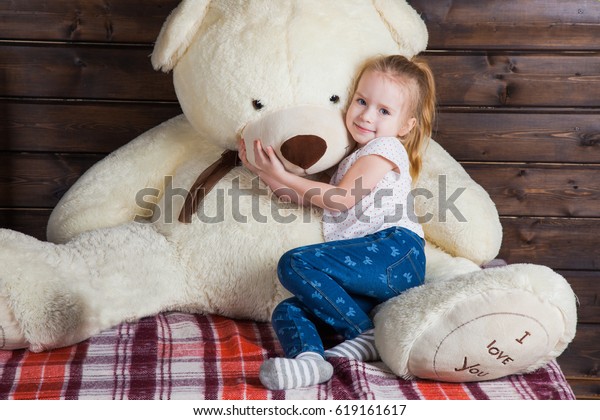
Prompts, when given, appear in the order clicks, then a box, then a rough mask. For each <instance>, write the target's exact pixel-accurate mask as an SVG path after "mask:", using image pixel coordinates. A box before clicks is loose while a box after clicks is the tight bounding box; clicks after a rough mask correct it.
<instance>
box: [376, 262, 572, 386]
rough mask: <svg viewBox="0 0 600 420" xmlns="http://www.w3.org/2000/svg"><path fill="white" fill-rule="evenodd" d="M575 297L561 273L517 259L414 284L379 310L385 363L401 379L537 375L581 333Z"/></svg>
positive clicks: (380, 344)
mask: <svg viewBox="0 0 600 420" xmlns="http://www.w3.org/2000/svg"><path fill="white" fill-rule="evenodd" d="M576 318H577V316H576V299H575V296H574V294H573V291H572V290H571V288H570V286H569V285H568V283H567V282H566V281H565V280H564V278H562V277H561V276H560V275H558V274H556V273H555V272H553V271H552V270H550V269H549V268H547V267H543V266H536V265H532V264H514V265H509V266H505V267H498V268H490V269H486V270H481V271H477V272H473V273H469V274H466V275H463V276H461V277H459V278H455V279H453V280H449V281H444V282H440V283H434V284H425V285H424V286H421V287H418V288H415V289H411V290H409V291H408V292H406V293H404V294H403V295H401V296H398V297H396V298H394V299H392V300H391V301H389V302H387V303H386V304H384V305H383V308H382V309H381V310H379V312H378V313H377V314H376V315H375V326H376V343H377V347H378V349H379V351H380V354H381V357H382V360H383V361H384V362H385V363H386V364H387V365H388V366H389V367H390V369H392V371H394V372H395V373H396V374H398V375H399V376H402V377H404V378H413V377H420V378H426V379H433V380H438V381H448V382H470V381H484V380H491V379H496V378H500V377H503V376H507V375H511V374H519V373H525V372H531V371H533V370H535V369H537V368H539V367H541V366H543V365H544V364H546V363H547V362H549V361H550V360H552V359H554V358H556V357H557V356H558V355H560V353H562V351H563V350H564V349H565V348H566V346H567V345H568V343H569V342H570V341H571V340H572V339H573V337H574V335H575V325H576V321H577V319H576Z"/></svg>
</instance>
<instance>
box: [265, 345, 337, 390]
mask: <svg viewBox="0 0 600 420" xmlns="http://www.w3.org/2000/svg"><path fill="white" fill-rule="evenodd" d="M332 376H333V366H332V365H331V364H330V363H329V362H327V361H326V360H325V359H323V357H322V356H321V355H320V354H318V353H313V352H305V353H300V354H299V355H298V356H296V358H294V359H287V358H284V357H276V358H274V359H269V360H265V361H264V362H263V364H262V366H261V367H260V374H259V378H260V381H261V382H262V384H263V385H264V386H265V387H266V388H268V389H271V390H277V389H291V388H299V387H303V386H311V385H316V384H320V383H322V382H325V381H328V380H329V379H331V377H332Z"/></svg>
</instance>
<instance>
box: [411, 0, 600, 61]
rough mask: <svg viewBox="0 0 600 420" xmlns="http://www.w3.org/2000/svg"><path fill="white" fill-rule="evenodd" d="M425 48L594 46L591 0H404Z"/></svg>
mask: <svg viewBox="0 0 600 420" xmlns="http://www.w3.org/2000/svg"><path fill="white" fill-rule="evenodd" d="M409 3H410V4H411V5H412V6H413V7H414V8H415V9H416V10H417V11H418V12H419V13H420V14H421V16H422V17H423V19H424V20H425V23H426V24H427V28H428V30H429V49H486V50H489V49H527V50H532V49H546V50H598V48H599V44H598V42H597V40H598V39H600V20H599V19H598V16H600V3H599V2H598V1H596V0H578V1H577V2H569V1H563V0H519V1H518V2H517V1H504V0H461V1H444V2H439V1H431V0H409Z"/></svg>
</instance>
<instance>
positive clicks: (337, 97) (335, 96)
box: [329, 95, 340, 104]
mask: <svg viewBox="0 0 600 420" xmlns="http://www.w3.org/2000/svg"><path fill="white" fill-rule="evenodd" d="M329 100H330V101H331V102H332V103H334V104H337V103H338V102H339V101H340V97H339V96H337V95H331V98H329Z"/></svg>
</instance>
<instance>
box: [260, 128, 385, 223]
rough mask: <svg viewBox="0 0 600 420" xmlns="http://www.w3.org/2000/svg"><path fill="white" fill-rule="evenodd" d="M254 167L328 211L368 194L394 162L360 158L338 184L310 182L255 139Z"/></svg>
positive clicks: (342, 208) (350, 204)
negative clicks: (287, 168)
mask: <svg viewBox="0 0 600 420" xmlns="http://www.w3.org/2000/svg"><path fill="white" fill-rule="evenodd" d="M254 156H255V160H256V167H257V168H258V170H259V171H260V172H261V173H264V174H266V175H267V176H268V177H270V178H271V179H273V180H274V181H275V182H276V183H278V184H280V185H282V186H284V187H285V188H289V189H291V190H293V191H294V192H295V194H296V195H297V196H298V197H300V198H302V199H303V201H305V202H310V203H312V204H314V205H316V206H318V207H321V208H323V209H326V210H331V211H340V212H341V211H346V210H348V209H350V208H352V207H354V206H355V205H356V203H358V202H359V201H360V200H362V198H363V197H365V196H366V195H368V194H369V193H370V192H371V190H373V188H375V186H376V185H377V183H378V182H379V181H380V180H381V179H382V178H383V177H384V176H385V174H386V173H387V172H389V171H391V170H393V169H394V168H395V165H394V164H393V163H392V162H391V161H389V160H387V159H386V158H384V157H382V156H379V155H368V156H363V157H361V158H359V159H358V160H357V161H356V162H355V163H354V165H352V167H351V168H350V169H349V170H348V172H347V173H346V175H344V177H343V178H342V180H341V181H340V183H339V185H337V186H334V185H331V184H327V183H325V182H319V181H313V180H310V179H307V178H303V177H300V176H297V175H294V174H292V173H290V172H288V171H286V170H285V168H284V166H283V164H282V163H281V161H280V160H279V159H278V158H277V155H276V154H275V151H274V150H273V148H272V147H270V146H269V147H267V148H266V149H264V148H263V146H262V143H261V142H260V140H256V141H255V142H254Z"/></svg>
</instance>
